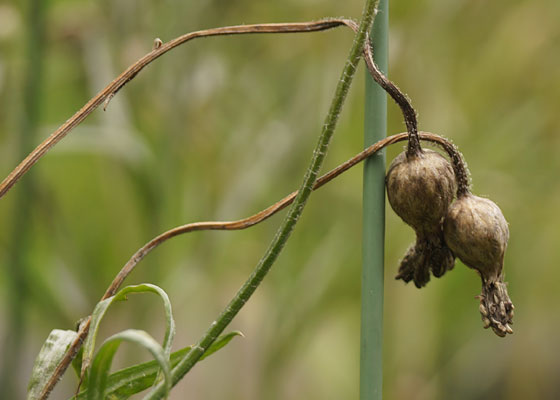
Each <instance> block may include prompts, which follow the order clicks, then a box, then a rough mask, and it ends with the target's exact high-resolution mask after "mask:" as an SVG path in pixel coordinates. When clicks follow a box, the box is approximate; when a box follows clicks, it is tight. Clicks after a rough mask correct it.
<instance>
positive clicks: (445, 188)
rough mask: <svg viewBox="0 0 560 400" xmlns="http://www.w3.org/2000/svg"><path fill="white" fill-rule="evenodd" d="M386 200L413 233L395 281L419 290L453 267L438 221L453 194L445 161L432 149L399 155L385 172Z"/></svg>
mask: <svg viewBox="0 0 560 400" xmlns="http://www.w3.org/2000/svg"><path fill="white" fill-rule="evenodd" d="M386 184H387V197H388V198H389V203H390V204H391V207H392V208H393V210H394V211H395V212H396V213H397V215H398V216H399V217H401V218H402V219H403V221H404V222H406V223H407V224H408V225H410V226H411V227H412V228H413V229H414V230H415V231H416V243H415V244H414V246H412V247H411V248H410V249H409V250H408V251H407V253H406V255H405V256H404V258H403V260H402V261H401V265H400V267H399V273H398V275H397V277H396V278H397V279H402V280H404V281H405V282H409V281H411V280H413V281H414V283H415V285H416V286H417V287H419V288H420V287H423V286H424V285H426V283H428V281H429V280H430V270H431V271H432V273H433V274H434V276H436V277H440V276H442V275H443V274H444V273H445V272H446V271H447V270H450V269H452V268H453V265H454V263H455V258H454V256H453V253H452V252H451V251H450V250H449V248H448V247H447V246H446V245H445V242H444V240H443V233H442V219H443V217H444V216H445V215H446V214H447V210H448V208H449V205H450V204H451V202H452V201H453V197H454V195H455V190H456V184H455V175H454V173H453V168H452V166H451V164H450V163H449V161H447V159H446V158H445V157H443V156H442V155H440V154H439V153H437V152H435V151H432V150H422V151H419V152H417V153H416V154H410V155H407V154H406V152H403V153H401V154H399V155H398V156H397V157H396V158H395V159H394V160H393V162H392V163H391V165H390V166H389V170H388V171H387V178H386Z"/></svg>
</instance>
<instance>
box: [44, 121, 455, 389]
mask: <svg viewBox="0 0 560 400" xmlns="http://www.w3.org/2000/svg"><path fill="white" fill-rule="evenodd" d="M418 136H419V138H420V139H422V140H425V141H428V142H432V143H434V144H436V145H438V146H440V147H442V148H443V149H446V151H447V150H449V151H452V152H453V150H452V149H454V146H453V145H451V143H450V142H449V141H448V140H447V139H445V138H443V137H441V136H439V135H435V134H433V133H429V132H419V133H418ZM408 137H409V134H408V132H403V133H399V134H396V135H393V136H388V137H387V138H385V139H383V140H380V141H379V142H377V143H375V144H373V145H371V146H370V147H368V148H367V149H365V150H363V151H362V152H360V153H358V154H356V155H355V156H354V157H352V158H351V159H349V160H348V161H346V162H344V163H342V164H340V165H339V166H338V167H336V168H334V169H333V170H331V171H329V172H328V173H326V174H325V175H323V176H321V177H320V178H319V179H317V182H316V183H315V185H314V187H313V190H316V189H319V188H320V187H322V186H323V185H325V184H327V183H328V182H330V181H332V180H333V179H334V178H336V177H338V176H339V175H341V174H342V173H344V172H346V171H348V170H349V169H350V168H352V167H354V166H355V165H357V164H359V163H360V162H362V161H363V160H365V159H366V158H368V157H370V156H371V155H373V154H375V153H376V152H378V151H380V150H381V149H383V148H385V147H387V146H389V145H391V144H394V143H397V142H402V141H404V140H407V139H408ZM297 193H298V192H297V191H295V192H292V193H290V194H289V195H287V196H286V197H284V198H283V199H282V200H280V201H278V202H276V203H275V204H273V205H271V206H269V207H267V208H266V209H264V210H262V211H260V212H258V213H256V214H254V215H251V216H250V217H247V218H243V219H239V220H236V221H209V222H195V223H191V224H186V225H182V226H178V227H176V228H173V229H170V230H168V231H166V232H164V233H162V234H160V235H158V236H156V237H155V238H153V239H152V240H150V241H149V242H148V243H146V244H145V245H144V246H142V247H141V248H140V249H138V250H137V251H136V253H134V255H133V256H132V257H131V258H130V259H129V261H128V262H127V263H126V264H125V265H124V266H123V268H122V269H121V270H120V271H119V273H118V274H117V276H116V277H115V279H114V280H113V282H111V285H109V287H108V288H107V290H106V292H105V294H104V295H103V297H102V298H101V300H104V299H106V298H108V297H111V296H112V295H114V294H115V293H116V292H117V290H118V289H119V288H120V286H121V285H122V283H123V282H124V280H125V279H126V277H127V276H128V275H129V274H130V273H131V272H132V270H133V269H134V268H135V267H136V265H138V263H139V262H140V261H142V260H143V259H144V257H146V256H147V255H148V254H149V253H150V252H151V251H152V250H154V249H155V248H156V247H158V246H159V245H160V244H162V243H164V242H165V241H167V240H169V239H171V238H173V237H175V236H179V235H182V234H185V233H189V232H194V231H203V230H241V229H246V228H249V227H251V226H254V225H257V224H258V223H260V222H263V221H264V220H266V219H268V218H270V217H271V216H273V215H274V214H276V213H277V212H278V211H281V210H283V209H284V208H286V207H287V206H289V205H290V204H292V202H293V201H294V199H295V197H296V195H297ZM90 323H91V316H90V317H88V318H87V319H85V320H84V321H83V322H82V324H81V325H80V327H79V330H78V336H77V337H76V339H75V340H74V342H73V343H72V344H71V345H70V347H69V348H68V350H67V352H66V355H65V357H64V358H63V359H62V360H61V362H60V363H59V365H58V367H57V369H56V370H55V372H54V374H53V379H52V381H53V382H54V384H56V382H57V381H58V379H60V377H61V376H62V374H64V371H66V368H68V366H69V365H70V363H71V362H72V360H73V359H74V357H75V356H76V354H77V352H78V350H79V349H80V347H81V346H82V342H83V341H84V339H85V337H86V336H87V334H88V331H89V326H90ZM53 387H54V385H53ZM51 389H52V388H51Z"/></svg>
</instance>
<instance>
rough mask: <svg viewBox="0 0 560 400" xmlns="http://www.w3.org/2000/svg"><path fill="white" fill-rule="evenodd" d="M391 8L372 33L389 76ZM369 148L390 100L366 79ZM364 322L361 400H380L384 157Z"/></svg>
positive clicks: (382, 131) (372, 172) (367, 222)
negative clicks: (388, 48) (388, 55)
mask: <svg viewBox="0 0 560 400" xmlns="http://www.w3.org/2000/svg"><path fill="white" fill-rule="evenodd" d="M388 26H389V7H388V0H381V1H380V2H379V11H378V14H377V16H376V17H375V22H374V24H373V29H372V35H371V38H372V42H373V51H374V58H375V62H376V64H377V65H378V66H379V68H380V70H381V71H382V72H383V73H384V74H386V73H387V53H388V51H387V47H388V33H387V31H388ZM366 75H367V76H366V94H365V121H364V142H365V143H364V144H365V146H366V147H367V146H369V145H371V144H372V143H374V142H376V141H378V140H380V139H382V138H384V137H385V136H386V133H387V94H386V92H385V91H384V90H383V89H382V88H381V87H380V86H378V85H377V84H376V83H375V82H374V81H373V79H372V78H371V76H370V75H369V73H366ZM362 241H363V243H362V246H363V249H362V322H361V343H360V400H381V399H382V384H383V354H382V349H383V275H384V274H383V265H384V262H383V255H384V251H383V249H384V244H385V151H384V150H383V151H382V152H379V153H377V154H375V155H374V156H372V157H370V158H369V159H368V160H366V162H365V164H364V183H363V239H362Z"/></svg>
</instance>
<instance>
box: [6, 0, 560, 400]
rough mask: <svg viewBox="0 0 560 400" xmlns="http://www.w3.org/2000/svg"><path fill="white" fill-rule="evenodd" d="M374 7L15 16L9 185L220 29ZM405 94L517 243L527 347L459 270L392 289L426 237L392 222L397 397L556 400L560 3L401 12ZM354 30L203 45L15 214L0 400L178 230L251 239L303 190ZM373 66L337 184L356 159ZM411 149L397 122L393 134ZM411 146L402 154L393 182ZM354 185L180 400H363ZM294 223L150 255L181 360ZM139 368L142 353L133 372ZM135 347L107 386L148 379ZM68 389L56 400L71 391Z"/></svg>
mask: <svg viewBox="0 0 560 400" xmlns="http://www.w3.org/2000/svg"><path fill="white" fill-rule="evenodd" d="M362 6H363V4H362V2H361V1H352V2H339V1H322V0H306V1H304V0H297V1H296V0H288V1H277V2H262V1H261V2H259V1H253V0H252V1H236V2H231V1H223V0H222V1H220V0H214V1H174V0H166V1H161V2H155V1H144V0H137V1H132V0H122V1H108V0H104V1H69V0H51V1H41V0H35V1H32V0H25V1H24V0H16V1H15V2H14V1H13V0H8V2H2V4H0V173H1V175H2V177H4V176H6V175H7V174H8V173H9V172H10V171H11V169H12V168H13V167H14V166H15V165H16V164H17V163H18V162H19V161H20V160H21V159H22V158H23V156H24V155H25V154H27V152H28V151H29V150H30V149H32V148H33V147H34V146H35V145H36V144H38V143H39V142H40V141H41V140H42V139H43V138H44V137H46V136H47V135H48V134H49V133H50V132H52V131H54V129H56V127H57V126H59V125H60V124H61V123H62V122H64V121H65V120H66V119H67V118H69V117H70V116H71V115H72V114H73V113H74V112H75V111H76V110H77V109H79V108H80V107H82V105H83V104H85V102H86V101H87V100H88V99H89V98H90V97H92V96H93V95H94V94H95V93H97V92H98V91H99V90H100V89H101V88H103V87H104V86H105V85H106V84H107V83H108V82H110V81H111V80H112V79H113V78H114V77H115V76H116V75H118V73H120V72H121V71H122V70H123V69H125V68H126V67H127V66H128V65H129V64H131V63H132V62H133V61H135V60H136V59H138V58H139V57H141V56H142V55H144V54H145V53H147V52H148V51H150V49H151V46H152V42H153V40H154V38H156V37H160V38H161V39H162V40H163V41H168V40H170V39H171V38H174V37H176V36H179V35H181V34H183V33H186V32H189V31H193V30H198V29H203V28H210V27H216V26H223V25H234V24H241V23H257V22H285V21H305V20H311V19H319V18H322V17H326V16H339V15H344V16H347V17H354V18H358V17H359V15H360V13H361V10H362ZM390 21H391V30H390V76H391V78H392V79H393V80H394V81H395V82H397V84H398V85H399V86H400V87H401V88H402V89H403V90H404V91H406V92H407V93H408V94H409V96H410V97H411V99H412V100H413V104H414V105H415V106H416V108H417V110H418V113H419V118H420V128H421V129H423V130H428V131H432V132H436V133H439V134H443V135H445V136H447V137H449V138H451V139H452V140H453V141H454V142H455V143H456V144H457V145H458V146H459V147H460V149H461V150H462V151H463V153H464V155H465V157H466V159H467V161H468V163H469V166H470V169H471V172H472V178H473V183H474V184H473V188H474V192H475V193H476V194H479V195H484V196H488V197H490V198H492V199H493V200H494V201H496V202H497V203H498V204H499V205H500V206H501V207H502V210H503V212H504V214H505V215H506V217H507V219H508V220H509V223H510V231H511V239H510V243H509V249H508V252H507V255H506V273H507V280H508V281H509V283H510V286H509V289H510V295H511V297H512V299H513V301H514V303H515V305H516V316H515V325H514V327H513V328H514V330H515V333H514V335H512V336H511V337H508V338H506V339H501V338H498V337H496V336H495V335H494V334H493V333H492V332H490V331H485V330H483V329H482V323H481V321H480V316H479V313H478V310H477V300H475V298H474V296H475V295H477V294H478V293H479V291H480V282H479V278H478V277H477V275H476V274H475V273H474V272H473V271H471V270H468V269H467V268H465V267H464V266H463V265H462V264H460V263H459V264H458V265H457V267H456V268H455V269H454V270H453V271H452V272H450V273H448V274H447V275H445V276H444V277H443V278H442V279H433V280H432V282H430V284H429V285H428V286H427V287H426V288H425V289H422V290H418V289H416V288H415V287H414V286H413V285H404V284H403V283H402V282H401V281H398V282H397V281H395V280H394V279H393V276H394V274H395V272H396V267H397V265H398V262H399V259H400V257H401V256H402V255H403V253H404V252H405V250H406V248H407V247H408V245H409V243H410V242H411V241H412V240H413V239H414V236H413V232H412V230H411V229H410V228H409V227H407V226H406V225H405V224H404V223H403V222H402V221H400V220H399V219H398V218H397V217H396V216H395V215H394V214H393V212H392V211H390V210H389V209H388V210H387V228H386V297H385V343H384V360H385V380H384V394H385V398H386V399H407V400H413V399H414V400H421V399H426V400H432V399H459V400H461V399H469V400H472V399H511V400H516V399H550V400H552V399H559V398H560V381H559V380H558V377H559V375H560V339H559V334H558V331H559V330H560V317H559V310H558V309H559V305H560V291H559V289H558V285H559V284H560V269H558V267H557V260H558V256H559V255H560V248H559V246H558V243H557V242H558V240H559V238H560V232H559V222H560V217H559V214H558V206H559V205H560V185H558V170H559V168H560V157H559V156H558V148H559V147H560V134H559V129H560V122H559V119H558V112H559V99H560V68H559V66H560V25H559V21H560V2H558V1H556V0H548V1H547V0H544V1H538V2H536V1H530V0H518V1H505V0H495V1H482V0H470V1H466V0H452V1H446V0H432V1H427V0H414V1H412V0H409V1H396V0H394V1H392V2H391V10H390ZM351 41H352V34H351V33H350V32H348V31H347V30H344V29H342V28H341V29H337V30H333V31H328V32H323V33H313V34H294V35H277V36H270V35H265V36H244V37H242V36H237V37H226V38H223V37H222V38H213V39H204V40H199V41H195V42H192V43H190V44H187V45H185V46H182V47H180V48H178V49H176V50H173V51H172V52H171V53H169V54H167V55H166V56H164V57H163V58H162V59H160V60H158V61H156V62H155V63H154V64H152V65H151V66H149V67H148V68H147V69H146V70H144V71H143V72H142V73H141V74H140V75H139V76H138V77H137V78H136V79H135V80H134V81H132V82H131V83H130V84H128V85H127V86H126V88H125V89H123V90H122V91H121V92H119V93H118V95H117V96H116V97H115V98H114V99H113V100H112V102H111V103H110V105H109V107H108V109H107V111H106V112H103V111H102V110H98V111H96V112H94V113H93V114H92V115H91V116H90V117H88V119H87V120H86V121H85V122H84V123H82V124H81V125H80V126H79V127H78V128H77V129H75V130H74V131H73V132H72V133H71V134H70V135H69V137H67V138H66V139H65V140H64V141H63V142H62V143H61V144H60V145H59V146H57V147H56V148H55V149H54V150H53V151H51V152H50V153H49V154H48V155H47V156H46V157H45V158H44V159H43V160H42V161H41V162H40V163H39V164H37V165H36V166H35V167H33V169H32V171H31V173H30V174H29V175H26V176H25V177H24V178H23V179H22V180H21V182H20V183H19V184H18V185H17V186H15V187H14V189H13V190H12V191H11V192H10V193H9V194H8V195H7V196H6V197H4V198H2V199H1V200H0V221H2V226H3V229H1V231H0V291H1V297H0V299H1V302H0V324H1V325H0V353H1V355H2V357H1V360H0V398H2V399H16V398H22V397H23V396H24V393H25V387H26V384H27V380H28V378H29V373H30V371H31V366H32V363H33V360H34V357H35V356H36V354H37V353H38V351H39V349H40V347H41V345H42V342H43V341H44V339H45V338H46V337H47V335H48V333H49V331H50V330H51V329H53V328H65V329H72V328H73V327H74V325H75V322H76V321H77V320H78V319H79V318H80V317H82V316H85V315H88V314H89V313H90V312H91V310H92V309H93V307H94V305H95V303H96V302H97V300H98V299H99V298H100V296H101V295H102V293H103V292H104V290H105V288H106V287H107V285H108V284H109V282H110V281H111V280H112V278H113V276H114V275H115V274H116V272H117V271H118V270H119V269H120V267H121V266H122V265H123V264H124V263H125V262H126V261H127V260H128V257H129V256H130V255H131V254H132V253H133V252H134V251H136V249H138V248H139V247H140V246H142V245H143V244H144V243H145V242H147V241H148V240H149V239H150V238H152V237H153V236H155V235H157V234H158V233H160V232H162V231H164V230H166V229H169V228H171V227H173V226H176V225H180V224H183V223H187V222H194V221H200V220H224V219H225V220H229V219H237V218H242V217H244V216H247V215H250V214H252V213H254V212H257V211H259V210H260V209H261V208H264V207H265V206H267V205H269V204H271V203H273V202H275V201H276V200H277V199H279V198H280V197H281V196H283V195H284V194H286V193H288V192H290V191H291V190H293V189H295V188H297V187H298V185H299V184H300V182H301V179H302V176H303V173H304V170H305V167H306V165H307V163H308V161H309V159H310V157H311V154H310V153H311V150H312V148H313V146H314V144H315V142H316V138H317V137H318V134H319V131H320V128H321V125H322V122H323V118H324V115H325V114H326V110H327V107H328V104H329V102H330V98H331V96H332V94H333V91H334V87H335V85H336V81H337V79H338V77H339V73H340V71H341V69H342V67H343V63H344V61H345V58H346V56H347V53H348V49H349V47H350V45H351ZM364 75H365V72H364V68H363V66H361V67H360V71H359V73H358V77H357V79H356V80H355V82H354V85H353V89H352V91H351V93H350V97H349V99H348V101H347V103H346V107H345V109H344V112H343V114H342V119H341V122H340V125H339V129H338V131H337V132H336V135H335V138H334V140H333V142H332V146H331V149H330V152H329V155H328V159H327V165H326V167H325V168H330V167H333V166H335V165H337V164H339V163H340V162H342V161H344V160H346V159H347V158H349V157H351V156H352V155H354V154H355V153H357V152H358V151H359V150H360V149H361V145H362V140H363V139H362V126H363V86H364V79H363V78H364ZM403 130H404V124H403V123H402V121H401V118H400V114H399V111H398V109H397V108H396V107H395V106H394V105H393V104H392V103H390V106H389V133H397V132H401V131H403ZM401 148H402V145H396V146H393V148H391V149H389V151H388V154H387V159H388V162H390V160H391V159H392V157H393V156H394V155H396V154H397V153H398V152H399V151H400V150H401ZM361 175H362V174H361V168H360V167H358V168H355V169H354V170H352V171H351V172H349V173H347V174H345V175H344V176H343V177H341V178H339V179H337V181H336V182H333V183H331V184H329V185H328V186H327V187H325V188H324V189H321V190H320V191H319V192H317V193H316V194H315V195H314V196H312V197H311V200H310V202H309V205H308V208H307V209H306V212H305V213H304V216H303V218H302V220H301V222H300V224H299V226H298V228H297V229H296V232H295V233H294V235H293V236H292V238H291V240H290V242H289V244H288V246H287V248H286V249H285V251H284V253H283V255H282V256H281V257H280V259H279V261H278V262H277V264H276V265H275V267H274V268H273V270H272V272H271V273H270V275H269V276H268V277H267V279H266V280H265V282H264V283H263V285H262V286H261V287H260V288H259V290H258V291H257V293H256V294H255V296H254V297H253V298H252V299H251V301H250V302H249V303H248V304H247V306H246V307H245V308H244V310H242V312H241V313H240V314H239V316H238V317H237V318H236V319H235V320H234V322H233V324H232V325H231V328H232V329H239V330H241V331H242V332H243V333H244V334H245V336H246V337H245V338H244V339H236V340H235V341H233V342H232V343H231V344H230V345H229V346H228V347H227V348H226V349H225V350H224V351H222V352H220V353H218V354H217V355H216V356H214V357H212V358H210V359H208V360H207V361H204V362H203V363H201V364H200V365H198V366H197V367H196V368H195V369H194V370H193V371H192V373H191V374H190V375H188V376H187V378H186V379H184V380H183V381H182V382H181V383H180V384H179V385H178V387H177V388H176V389H175V390H174V391H173V394H172V397H171V398H172V399H183V398H194V397H196V398H200V399H223V398H227V399H245V400H250V399H270V400H276V399H355V398H357V397H358V368H359V353H358V352H359V330H360V329H359V326H360V321H359V315H360V311H359V307H360V268H361V250H360V248H361V232H362V229H361V211H360V210H361V198H362V195H361ZM281 218H282V217H281V216H276V217H274V218H272V219H271V220H269V221H268V222H265V223H263V224H261V225H259V226H257V227H254V228H252V229H250V230H247V231H240V232H210V233H207V232H202V233H194V234H189V235H186V236H184V237H179V238H176V239H174V240H173V241H171V242H168V243H166V244H164V245H163V246H161V248H158V249H157V250H156V251H155V252H154V253H152V254H151V255H150V256H149V257H148V258H147V259H146V260H145V261H143V262H142V263H141V264H140V266H139V268H138V269H137V270H136V271H135V272H134V273H133V274H132V275H131V277H130V278H129V280H128V281H127V283H139V282H152V283H155V284H157V285H160V286H161V287H163V288H164V289H165V290H166V291H167V292H168V293H169V295H170V297H171V300H172V302H173V304H174V311H175V316H176V319H177V325H178V334H177V338H176V340H175V346H174V348H175V349H178V348H179V347H182V346H184V345H187V344H191V343H193V342H194V341H195V340H196V339H197V338H198V337H199V336H200V334H201V333H202V332H203V331H204V330H205V329H206V327H207V326H208V325H209V323H210V322H211V321H213V320H214V318H215V317H216V315H217V313H218V312H219V311H220V310H221V309H222V307H223V306H224V305H225V304H226V303H227V302H228V301H229V299H230V298H231V297H232V296H233V294H234V293H235V291H236V290H237V288H238V287H239V286H240V285H241V283H242V282H243V281H244V279H245V277H246V276H247V275H248V274H249V273H250V271H251V270H252V268H253V267H254V265H255V264H256V262H257V260H258V259H259V257H260V255H261V254H262V253H263V252H264V250H265V248H266V246H267V245H268V243H269V241H270V240H271V238H272V236H273V234H274V232H275V229H276V227H277V226H278V224H279V222H280V220H281ZM162 314H163V313H162V309H161V305H160V302H159V301H158V300H157V299H156V298H155V297H154V298H151V297H150V296H136V297H131V299H130V301H128V302H126V303H124V304H120V305H119V306H118V307H115V309H113V310H111V311H110V313H109V315H108V318H107V320H106V321H105V323H104V325H103V332H102V333H103V335H109V334H111V333H115V332H117V331H119V330H122V329H124V328H140V329H146V330H148V331H149V332H151V333H152V334H153V335H154V336H156V337H157V338H161V337H162V334H163V330H164V328H163V322H164V319H163V316H162ZM138 353H140V354H138ZM147 359H148V355H147V354H143V353H141V352H138V351H137V350H136V349H135V348H131V347H127V346H123V349H122V350H121V351H120V352H119V359H118V360H117V361H116V363H115V365H114V368H119V367H123V366H126V365H130V363H132V362H139V361H143V360H147ZM75 382H76V380H75V378H74V376H72V373H71V372H69V373H67V374H66V376H65V377H64V379H63V381H62V382H61V384H60V385H59V386H58V387H57V389H56V390H55V392H54V394H53V397H52V398H61V399H62V398H67V397H69V396H70V394H71V393H72V391H73V389H74V388H75Z"/></svg>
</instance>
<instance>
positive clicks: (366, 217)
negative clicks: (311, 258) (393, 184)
mask: <svg viewBox="0 0 560 400" xmlns="http://www.w3.org/2000/svg"><path fill="white" fill-rule="evenodd" d="M388 13H389V8H388V0H381V1H380V2H379V12H378V15H377V18H376V19H375V24H374V26H373V31H372V34H371V36H372V45H373V49H374V55H375V60H374V61H375V63H376V64H377V66H378V67H379V69H380V70H381V72H382V73H386V71H387V44H388V43H387V42H388V41H387V30H388ZM405 100H406V98H405ZM405 104H408V103H406V102H405ZM405 109H406V108H405ZM410 109H411V110H412V112H411V113H409V114H411V115H412V117H414V120H413V122H414V124H412V127H413V128H414V131H413V132H412V133H413V134H414V135H416V123H415V121H416V120H415V114H414V110H413V109H412V107H411V106H410ZM403 110H404V109H403ZM405 119H406V113H405ZM407 128H410V127H409V124H407ZM386 132H387V93H386V92H385V91H384V90H383V88H382V87H381V86H378V85H376V84H375V82H374V81H373V79H372V78H371V77H370V76H369V74H368V76H367V77H366V94H365V121H364V144H365V147H368V146H370V145H371V144H372V143H374V142H377V141H379V140H381V139H383V138H384V137H385V135H386ZM410 133H411V131H410V129H409V134H410ZM411 136H412V135H411ZM411 140H412V137H411ZM416 140H418V139H416ZM363 179H364V183H363V217H362V218H363V228H362V229H363V234H362V241H363V245H362V310H361V339H360V400H381V398H382V383H383V363H382V349H383V277H384V273H383V266H384V260H383V259H384V244H385V237H384V235H385V151H380V152H378V153H377V154H376V156H375V157H370V158H368V159H367V160H366V161H365V163H364V178H363Z"/></svg>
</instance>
